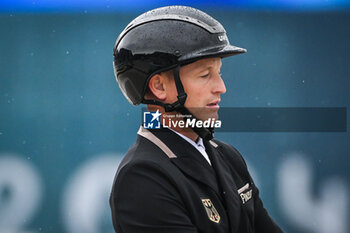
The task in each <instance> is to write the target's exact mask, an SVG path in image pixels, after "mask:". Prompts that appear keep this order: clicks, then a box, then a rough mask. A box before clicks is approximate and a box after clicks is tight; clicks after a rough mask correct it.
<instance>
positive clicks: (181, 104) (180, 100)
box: [142, 65, 214, 141]
mask: <svg viewBox="0 0 350 233" xmlns="http://www.w3.org/2000/svg"><path fill="white" fill-rule="evenodd" d="M173 73H174V79H175V85H176V90H177V94H178V95H177V101H175V102H174V103H172V104H166V103H162V102H160V101H158V100H145V99H144V100H142V103H143V104H152V105H159V106H162V107H163V108H164V109H165V112H173V111H176V112H179V113H181V114H183V115H186V116H189V115H190V116H191V117H184V119H185V120H187V119H195V121H197V120H198V119H197V118H196V117H195V116H194V115H193V114H192V113H191V112H190V111H189V110H188V109H187V108H186V107H185V102H186V99H187V94H186V92H185V90H184V88H183V85H182V83H181V80H180V66H179V65H178V66H176V67H175V68H174V69H173ZM192 130H193V131H194V132H195V133H196V134H198V136H199V137H201V138H202V139H204V140H207V141H209V140H211V139H213V134H214V129H213V128H205V127H196V126H195V127H193V128H192Z"/></svg>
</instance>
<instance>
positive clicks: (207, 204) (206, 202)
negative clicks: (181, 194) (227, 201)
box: [202, 199, 220, 223]
mask: <svg viewBox="0 0 350 233" xmlns="http://www.w3.org/2000/svg"><path fill="white" fill-rule="evenodd" d="M202 203H203V206H204V208H205V210H206V211H207V214H208V217H209V219H210V220H211V221H213V222H215V223H219V222H220V215H219V213H218V211H217V210H216V209H215V207H214V205H213V203H212V202H211V200H210V199H202Z"/></svg>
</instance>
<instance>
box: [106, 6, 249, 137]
mask: <svg viewBox="0 0 350 233" xmlns="http://www.w3.org/2000/svg"><path fill="white" fill-rule="evenodd" d="M245 52H246V50H245V49H242V48H239V47H236V46H232V45H230V43H229V41H228V38H227V36H226V31H225V29H224V27H223V26H222V25H221V24H220V23H219V22H218V21H216V20H215V19H214V18H212V17H211V16H209V15H207V14H206V13H204V12H202V11H200V10H197V9H194V8H191V7H186V6H167V7H162V8H157V9H154V10H151V11H148V12H146V13H144V14H142V15H140V16H139V17H137V18H136V19H134V20H133V21H131V23H129V25H128V26H127V27H126V28H125V29H124V31H123V32H122V33H121V34H120V35H119V37H118V39H117V42H116V44H115V47H114V54H113V55H114V73H115V75H116V78H117V82H118V84H119V87H120V89H121V90H122V92H123V94H124V95H125V97H126V98H127V99H128V100H129V102H130V103H132V104H134V105H138V104H140V103H144V104H153V105H160V106H162V107H164V109H165V111H166V112H170V111H177V112H180V113H182V114H184V115H192V117H190V118H195V116H193V114H191V113H190V111H189V110H188V109H187V108H186V107H185V101H186V98H187V94H186V93H185V91H184V88H183V86H182V83H181V80H180V76H179V74H180V72H179V70H180V66H181V65H185V64H189V63H191V62H195V61H197V60H199V59H203V58H208V57H228V56H233V55H236V54H240V53H245ZM171 69H173V72H174V80H175V84H176V89H177V93H178V96H177V99H178V100H177V101H176V102H174V103H172V104H168V103H162V102H160V101H157V100H146V99H144V95H145V92H146V89H147V86H148V82H149V80H150V78H151V77H152V76H153V75H154V74H157V73H160V72H163V71H166V70H171ZM193 131H194V132H196V133H197V134H198V135H199V136H200V137H201V138H203V139H205V140H210V139H212V138H213V132H214V130H213V129H212V128H208V129H207V128H196V127H194V128H193Z"/></svg>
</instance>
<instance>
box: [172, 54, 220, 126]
mask: <svg viewBox="0 0 350 233" xmlns="http://www.w3.org/2000/svg"><path fill="white" fill-rule="evenodd" d="M220 69H221V58H207V59H202V60H199V61H196V62H194V63H191V64H189V65H186V66H183V67H181V69H180V78H181V82H182V84H183V86H184V89H185V92H186V93H187V99H186V102H185V107H186V108H187V109H189V111H190V112H191V113H192V114H194V115H195V116H196V117H197V118H198V119H201V120H206V119H208V118H215V119H218V113H217V112H218V110H219V102H220V95H221V94H223V93H225V92H226V87H225V84H224V82H223V80H222V79H221V76H220ZM173 82H174V80H173ZM167 96H168V97H169V99H168V98H167V102H169V103H173V102H175V101H176V100H177V91H176V86H175V82H174V83H173V84H172V88H170V89H168V93H167Z"/></svg>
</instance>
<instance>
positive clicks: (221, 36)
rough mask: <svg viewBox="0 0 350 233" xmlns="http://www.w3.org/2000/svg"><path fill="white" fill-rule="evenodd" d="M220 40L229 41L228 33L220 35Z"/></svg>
mask: <svg viewBox="0 0 350 233" xmlns="http://www.w3.org/2000/svg"><path fill="white" fill-rule="evenodd" d="M218 38H219V41H227V36H226V35H220V36H218Z"/></svg>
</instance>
